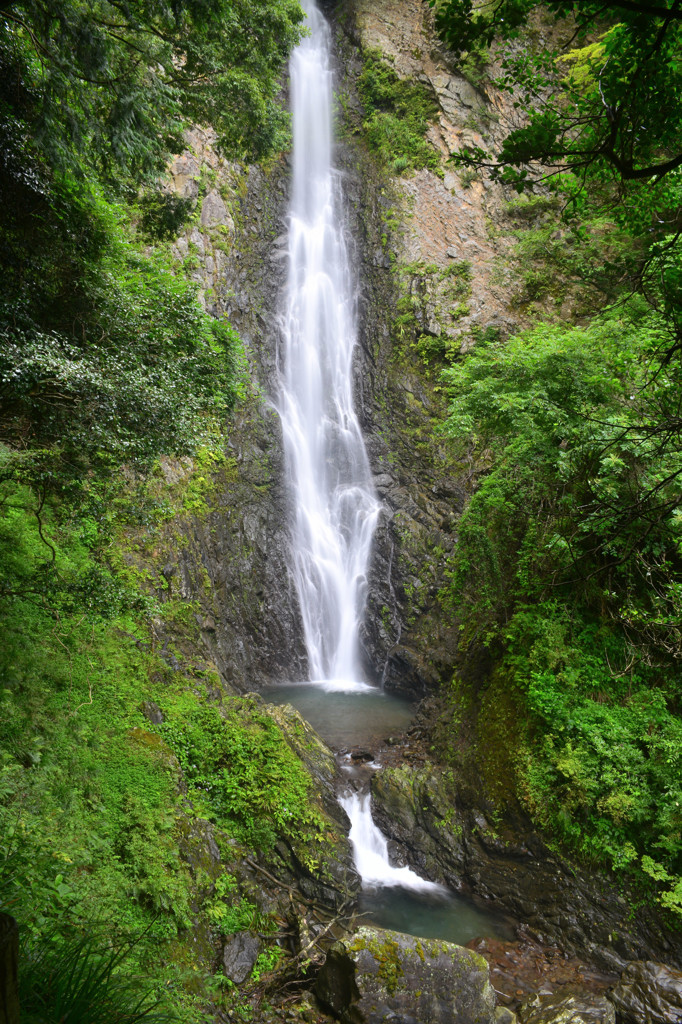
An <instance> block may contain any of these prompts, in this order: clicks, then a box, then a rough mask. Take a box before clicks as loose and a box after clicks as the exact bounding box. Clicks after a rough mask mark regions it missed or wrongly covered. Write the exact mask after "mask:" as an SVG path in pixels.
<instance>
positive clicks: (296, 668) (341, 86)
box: [165, 0, 518, 695]
mask: <svg viewBox="0 0 682 1024" xmlns="http://www.w3.org/2000/svg"><path fill="white" fill-rule="evenodd" d="M326 13H327V14H328V16H329V17H330V18H331V19H332V23H333V25H334V28H335V32H336V43H337V47H336V48H337V69H336V71H337V82H338V90H339V95H340V102H339V108H338V114H339V129H340V136H341V141H340V143H339V146H338V159H339V162H340V166H341V169H342V172H343V175H344V184H345V196H346V205H347V214H348V222H349V233H350V236H351V245H352V246H353V247H354V250H355V253H354V255H355V258H354V261H353V262H354V265H355V266H356V267H357V285H358V300H359V314H360V333H359V346H358V349H357V351H356V359H355V392H356V401H357V404H358V408H359V411H360V417H361V421H362V426H363V430H364V433H365V437H366V442H367V447H368V451H369V456H370V460H371V464H372V468H373V472H374V476H375V485H376V487H377V491H378V492H379V494H380V496H381V498H382V501H383V512H382V515H381V518H380V522H379V526H378V530H377V534H376V538H375V545H374V553H373V560H372V565H371V569H370V579H369V584H370V586H369V599H368V605H367V613H366V616H365V622H364V626H363V630H362V646H363V650H364V654H365V662H366V673H367V676H368V678H371V679H374V680H375V681H377V682H382V683H383V684H384V685H385V686H386V687H387V688H389V689H394V690H401V691H404V692H407V693H411V694H414V695H420V694H423V693H424V692H426V691H427V690H428V689H430V688H431V687H433V686H435V685H436V684H437V683H438V682H439V680H440V679H441V678H442V677H443V676H444V675H447V674H448V673H449V671H450V669H451V667H452V664H453V662H454V659H455V655H456V641H457V631H456V626H455V624H454V623H452V622H451V621H449V620H448V619H447V618H446V617H444V616H443V615H442V611H441V608H440V605H439V603H438V592H439V590H440V589H441V587H442V586H443V584H444V578H443V569H444V567H445V562H446V559H447V555H448V553H449V552H450V551H451V550H452V546H453V544H454V543H455V537H456V524H457V518H458V514H459V512H460V511H461V508H462V506H463V503H464V501H465V498H466V493H467V488H468V477H469V476H470V467H469V466H468V465H463V464H458V463H457V462H456V461H455V460H454V458H453V456H452V453H451V451H450V448H449V446H448V444H447V442H446V441H445V440H444V439H442V438H440V437H439V436H438V428H439V425H440V424H441V422H442V420H443V416H444V411H445V410H444V404H443V399H442V395H441V394H440V392H439V389H438V373H439V369H440V367H441V366H442V365H443V362H442V358H438V357H437V358H435V359H432V358H431V356H430V355H429V350H430V348H433V349H434V350H437V351H456V350H458V349H460V348H466V347H468V346H469V345H470V344H472V343H473V342H474V340H475V338H476V336H477V335H478V334H480V333H481V332H484V331H485V330H487V329H489V328H491V327H492V328H494V329H495V330H498V331H502V332H508V331H509V330H510V329H512V328H513V326H515V324H516V323H517V322H518V315H516V314H515V313H514V312H512V311H511V310H510V305H509V302H508V295H507V292H506V291H505V288H504V286H503V285H502V284H500V280H501V278H500V266H499V249H500V240H499V237H498V234H497V233H496V232H495V231H494V230H493V228H492V225H493V222H494V221H495V219H498V220H499V219H500V218H501V217H502V218H503V217H504V215H503V214H502V213H501V210H502V208H503V199H502V196H501V191H500V188H499V186H497V185H493V184H491V183H489V182H483V181H474V182H468V181H466V180H464V181H463V180H462V179H461V178H460V177H459V176H458V175H456V174H454V173H453V172H452V171H451V170H449V169H448V168H447V167H446V164H445V160H446V157H447V155H448V153H449V150H450V147H452V146H453V145H455V143H456V142H458V141H467V142H471V143H478V142H481V141H482V137H481V136H480V134H479V132H478V129H477V128H476V127H475V126H476V125H479V126H483V127H485V125H486V124H488V122H487V121H486V117H485V116H484V111H485V109H486V100H485V98H484V97H483V96H482V94H480V93H479V92H478V91H477V90H476V89H474V88H473V86H471V85H470V84H469V83H468V82H467V81H466V80H465V79H463V78H462V77H461V76H458V75H455V74H453V73H452V71H451V70H450V69H449V65H448V61H447V55H445V54H444V53H442V51H441V50H440V49H439V47H438V44H437V40H436V37H435V34H434V32H433V29H432V25H431V20H430V13H429V8H428V6H427V5H426V4H425V3H422V2H420V0H405V2H403V3H401V4H394V3H388V2H383V3H378V4H374V3H370V2H368V0H367V2H366V0H352V2H345V0H344V2H343V3H340V4H337V5H334V4H327V5H326ZM366 50H379V51H381V52H382V53H383V54H384V55H385V56H386V58H387V59H388V60H390V61H391V62H392V63H393V66H394V67H395V69H396V71H397V72H398V74H399V75H401V76H405V77H408V78H410V79H414V80H417V81H421V82H424V83H427V84H428V85H429V87H430V88H431V89H432V90H433V92H434V95H435V96H437V98H438V103H439V107H440V116H439V120H438V123H434V124H433V125H432V126H431V128H430V130H429V139H430V141H431V143H432V144H433V146H434V147H435V149H436V150H437V151H438V152H439V153H440V155H441V158H442V160H441V167H440V168H439V169H437V170H436V171H435V172H434V171H431V170H420V171H418V172H416V173H415V174H411V175H409V176H405V177H398V176H392V175H391V174H390V173H389V172H388V170H387V169H386V168H383V167H381V166H380V165H379V164H378V163H377V160H376V158H375V157H374V156H373V155H372V154H371V152H370V151H369V149H368V147H367V144H366V140H365V138H364V136H363V131H362V128H361V127H360V126H361V123H362V118H363V112H362V109H361V105H360V102H359V99H358V93H357V77H358V75H359V74H360V72H361V70H362V66H363V52H364V51H366ZM171 171H172V183H173V184H172V187H173V189H174V190H175V191H176V193H177V194H179V195H181V196H183V197H189V198H192V199H195V200H197V206H196V214H195V218H194V223H192V224H191V225H190V226H189V227H188V228H187V230H186V231H185V233H184V235H183V236H182V237H181V238H179V239H178V240H177V242H176V243H175V245H174V246H173V254H174V256H175V258H176V260H177V261H178V263H183V264H184V266H185V267H186V268H188V269H189V270H190V271H191V273H192V275H193V276H194V277H195V279H196V281H197V283H198V285H199V287H200V289H201V294H202V295H203V299H204V302H205V303H206V307H207V308H208V309H209V310H210V311H211V312H212V313H214V314H215V315H217V316H220V315H226V316H227V317H228V318H229V319H230V321H231V323H232V324H233V325H234V326H235V327H236V329H237V330H238V331H239V333H240V335H241V337H242V339H243V340H244V344H245V350H246V360H247V375H248V379H249V382H248V384H247V385H246V387H245V395H244V397H243V399H242V401H241V402H240V404H239V408H238V410H237V415H236V417H235V420H234V422H232V423H231V425H230V431H229V434H230V441H229V450H228V463H227V466H226V467H223V468H222V469H221V470H220V471H219V472H218V474H217V475H216V478H215V487H214V489H213V491H212V495H211V497H210V500H209V512H208V514H207V515H204V516H203V517H200V516H195V517H192V518H189V519H188V523H187V528H186V530H185V531H184V539H183V546H182V548H181V549H180V550H179V551H178V552H177V555H175V556H173V555H171V564H169V565H168V566H167V567H166V570H165V571H166V572H167V574H168V578H169V579H170V580H171V586H175V587H179V588H180V592H181V593H182V595H183V596H184V597H186V598H193V599H197V600H199V602H200V606H201V609H200V613H199V614H200V619H201V625H202V634H203V638H204V641H205V645H206V648H207V651H208V653H209V654H210V656H211V658H212V659H213V660H215V662H216V664H217V666H218V668H219V669H220V671H221V673H222V675H223V677H224V679H225V680H226V682H228V683H229V684H230V685H232V686H234V687H235V688H236V689H237V690H239V691H246V690H250V689H254V688H258V687H259V686H261V685H263V684H264V683H266V682H270V681H278V680H287V679H295V678H304V677H305V676H306V662H305V653H304V647H303V642H302V632H301V626H300V618H299V613H298V606H297V599H296V595H295V593H294V591H293V586H292V583H291V581H290V579H289V574H288V565H289V562H290V558H289V539H288V528H287V524H288V522H289V520H290V509H289V506H288V501H289V498H288V490H287V486H286V480H285V465H284V459H283V453H282V447H281V435H280V427H279V422H278V419H277V416H276V413H275V412H274V409H273V407H272V401H273V398H274V397H275V396H276V392H277V382H276V360H277V352H278V346H279V314H280V309H281V305H280V304H281V296H282V290H283V287H284V284H285V277H286V212H287V196H288V183H289V174H288V164H287V160H286V158H283V159H281V160H279V161H276V162H274V163H273V164H272V165H271V166H270V167H268V168H250V169H243V168H240V167H237V166H235V165H229V164H227V163H225V162H224V161H222V160H221V159H220V158H219V157H218V156H217V155H216V153H215V150H214V147H213V145H212V138H211V134H210V132H201V131H195V132H194V133H192V136H191V138H190V140H189V146H188V150H187V151H186V152H185V153H184V154H183V155H182V156H180V157H178V158H177V159H176V160H175V162H174V164H173V166H172V168H171ZM504 244H506V243H505V242H504V241H503V242H502V246H504ZM405 308H409V310H410V311H411V312H410V316H409V317H407V318H406V317H404V316H403V317H402V318H401V315H400V314H401V310H403V311H404V310H405ZM406 319H407V321H408V322H407V323H405V322H404V321H405V320H406ZM168 472H169V473H170V479H171V481H172V478H173V474H174V473H177V472H180V473H182V472H183V470H182V468H181V467H170V468H169V470H168ZM206 577H208V579H206ZM207 583H208V585H206V584H207Z"/></svg>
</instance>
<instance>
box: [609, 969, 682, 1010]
mask: <svg viewBox="0 0 682 1024" xmlns="http://www.w3.org/2000/svg"><path fill="white" fill-rule="evenodd" d="M610 998H611V999H612V1000H613V1003H614V1004H615V1007H616V1011H617V1013H618V1019H619V1021H622V1022H623V1024H679V1022H680V1021H682V971H678V970H675V969H674V968H672V967H667V966H666V965H665V964H659V963H656V962H655V961H653V960H634V961H633V962H632V963H629V964H628V965H627V967H626V968H625V970H624V971H623V973H622V975H621V978H620V981H619V982H618V984H617V985H616V986H615V988H614V989H613V991H612V992H611V993H610Z"/></svg>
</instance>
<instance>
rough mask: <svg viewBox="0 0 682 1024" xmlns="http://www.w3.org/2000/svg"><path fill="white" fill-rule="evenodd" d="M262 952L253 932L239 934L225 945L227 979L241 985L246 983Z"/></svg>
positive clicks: (224, 962)
mask: <svg viewBox="0 0 682 1024" xmlns="http://www.w3.org/2000/svg"><path fill="white" fill-rule="evenodd" d="M259 952H260V940H259V939H258V937H257V936H256V935H252V934H251V932H237V934H236V935H233V936H232V937H231V938H230V939H228V941H227V942H226V943H225V948H224V949H223V967H224V968H225V977H226V978H229V979H230V981H234V983H235V984H236V985H240V984H241V983H242V982H243V981H246V979H247V978H248V976H249V975H250V974H251V971H252V970H253V965H254V964H255V962H256V960H257V959H258V953H259Z"/></svg>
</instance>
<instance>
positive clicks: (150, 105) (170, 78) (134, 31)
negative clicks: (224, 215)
mask: <svg viewBox="0 0 682 1024" xmlns="http://www.w3.org/2000/svg"><path fill="white" fill-rule="evenodd" d="M301 19H302V12H301V9H300V6H299V4H298V3H297V2H296V0H276V2H273V0H243V2H241V3H239V4H234V3H232V2H231V0H211V2H209V3H203V4H195V3H187V2H181V3H177V4H174V5H172V6H168V5H166V4H164V3H160V2H158V0H146V2H145V3H140V4H136V5H135V8H134V10H133V9H131V8H130V7H129V6H128V5H126V4H123V3H118V2H116V0H112V2H108V0H99V2H98V3H96V4H87V5H83V4H80V3H78V2H76V0H67V2H64V3H60V4H59V6H58V7H55V5H54V4H49V3H44V2H41V0H14V2H12V3H7V4H5V5H4V7H3V20H2V24H1V26H0V68H1V69H2V73H1V74H0V80H1V81H2V82H3V88H2V89H1V91H0V105H1V106H2V109H3V117H2V118H1V119H0V123H1V124H2V129H1V132H2V134H3V136H4V138H3V145H2V150H3V152H5V153H6V154H7V156H6V157H5V160H6V173H9V174H11V175H12V176H15V177H16V178H21V177H24V178H26V176H27V171H26V169H25V165H24V164H22V163H21V161H22V160H25V159H26V157H27V156H30V157H33V158H34V160H35V161H36V163H37V164H38V165H40V164H41V163H42V162H43V161H45V163H46V165H47V167H48V168H50V169H52V170H57V171H64V170H69V171H72V172H76V173H78V174H81V175H82V174H84V173H85V174H89V173H91V172H92V171H95V173H96V174H97V175H100V174H102V173H105V174H107V175H109V176H113V175H114V174H118V175H120V174H124V175H126V176H131V177H132V178H133V179H135V180H137V179H138V178H139V176H140V175H143V174H149V173H150V172H158V171H160V170H161V169H162V168H163V166H164V164H165V162H166V160H167V158H168V155H169V153H170V152H179V150H180V149H181V139H182V130H183V128H185V127H187V125H188V124H197V123H201V124H211V125H213V126H214V127H215V128H216V130H217V132H218V134H219V136H220V138H221V141H222V143H223V145H224V146H225V147H226V148H227V149H228V150H229V152H230V153H232V154H234V155H236V156H245V155H248V156H251V157H254V156H255V157H258V156H262V155H264V154H266V153H268V152H270V151H271V150H272V149H273V148H275V149H276V148H277V147H278V146H280V145H281V144H282V142H283V140H284V139H285V137H286V135H285V127H286V117H285V115H284V113H283V111H282V109H281V106H280V105H279V103H278V101H277V94H278V91H279V78H280V74H281V72H282V70H283V68H284V65H285V63H286V59H287V56H288V54H289V52H290V50H291V47H292V46H293V44H294V43H295V41H296V40H297V38H298V35H299V25H300V22H301ZM17 150H20V151H21V156H19V155H18V154H17ZM32 171H33V173H34V174H35V173H36V171H35V170H34V169H33V168H32ZM28 173H30V172H28ZM38 173H40V172H38Z"/></svg>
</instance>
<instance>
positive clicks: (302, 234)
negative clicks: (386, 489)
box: [279, 0, 379, 682]
mask: <svg viewBox="0 0 682 1024" xmlns="http://www.w3.org/2000/svg"><path fill="white" fill-rule="evenodd" d="M302 6H303V7H304V9H305V11H306V14H307V16H308V27H309V29H310V35H309V36H307V37H306V38H304V39H303V40H302V42H301V43H300V45H299V46H298V47H297V48H296V50H295V51H294V53H293V55H292V58H291V67H290V70H291V106H292V112H293V132H294V150H293V196H292V201H291V209H290V223H289V279H288V284H287V308H286V312H285V319H284V325H283V335H284V351H283V365H282V366H281V367H280V402H279V413H280V417H281V421H282V427H283V433H284V446H285V452H286V457H287V464H288V469H289V474H290V478H291V486H292V488H293V493H294V505H295V510H296V511H295V523H294V535H293V549H294V565H293V573H294V578H295V582H296V588H297V591H298V596H299V601H300V605H301V613H302V616H303V626H304V631H305V640H306V646H307V651H308V662H309V673H310V678H311V679H313V680H320V681H327V682H331V681H333V680H340V681H344V682H349V681H354V680H359V678H360V674H361V670H360V665H359V651H358V626H359V623H360V619H361V616H362V612H363V608H364V604H365V600H366V592H367V579H366V572H367V564H368V560H369V556H370V549H371V544H372V535H373V533H374V529H375V525H376V521H377V516H378V513H379V502H378V501H377V498H376V495H375V493H374V490H373V487H372V478H371V473H370V468H369V462H368V459H367V453H366V451H365V447H364V443H363V440H362V434H361V432H360V426H359V423H358V419H357V416H356V414H355V411H354V408H353V394H352V391H353V388H352V360H353V348H354V346H355V342H356V332H357V327H356V311H355V289H354V286H353V280H352V275H351V272H350V267H349V259H348V252H347V249H346V243H345V239H344V233H343V218H342V211H341V194H340V180H339V173H338V171H336V170H335V168H334V166H333V163H332V80H331V79H332V76H331V68H330V56H329V54H330V38H329V28H328V26H327V23H326V21H325V20H324V18H323V17H322V15H321V14H320V12H319V11H318V10H317V7H316V6H315V3H314V0H303V4H302Z"/></svg>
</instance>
